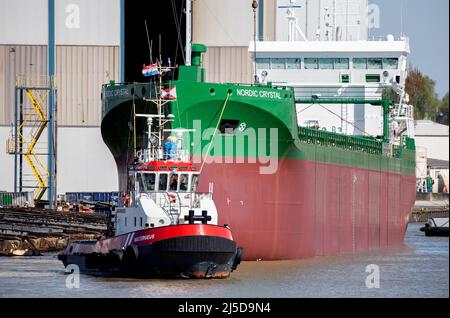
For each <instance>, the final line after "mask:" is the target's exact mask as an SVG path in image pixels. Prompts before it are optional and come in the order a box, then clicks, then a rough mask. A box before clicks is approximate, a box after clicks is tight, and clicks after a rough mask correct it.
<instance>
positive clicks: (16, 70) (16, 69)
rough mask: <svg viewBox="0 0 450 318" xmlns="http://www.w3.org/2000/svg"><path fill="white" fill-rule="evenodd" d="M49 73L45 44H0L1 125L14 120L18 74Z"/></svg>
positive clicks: (34, 74)
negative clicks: (15, 89)
mask: <svg viewBox="0 0 450 318" xmlns="http://www.w3.org/2000/svg"><path fill="white" fill-rule="evenodd" d="M46 73H47V47H46V46H43V45H0V125H10V124H11V123H13V121H14V88H15V86H16V77H17V75H21V76H22V75H28V76H32V77H35V76H39V75H45V74H46Z"/></svg>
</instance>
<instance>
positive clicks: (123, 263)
mask: <svg viewBox="0 0 450 318" xmlns="http://www.w3.org/2000/svg"><path fill="white" fill-rule="evenodd" d="M241 252H242V250H241V249H240V248H237V247H236V243H235V242H234V241H233V237H232V236H231V232H230V230H229V229H228V228H225V227H220V226H214V225H205V224H185V225H172V226H166V227H159V228H152V229H146V230H142V231H136V232H131V233H128V234H124V235H120V236H117V237H113V238H108V239H103V240H99V241H75V242H71V243H69V245H68V247H67V249H66V251H65V252H64V253H63V254H60V255H58V258H59V260H61V261H62V262H63V263H64V266H66V267H67V266H68V265H71V264H74V265H77V266H78V267H79V269H80V271H81V272H83V273H86V274H92V275H97V276H121V277H124V276H125V277H145V278H147V277H148V278H150V277H165V278H180V277H181V278H226V277H228V276H229V275H230V273H231V272H232V271H233V270H234V269H236V267H237V265H238V264H239V263H240V255H241Z"/></svg>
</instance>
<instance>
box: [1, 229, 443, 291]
mask: <svg viewBox="0 0 450 318" xmlns="http://www.w3.org/2000/svg"><path fill="white" fill-rule="evenodd" d="M420 227H421V225H420V224H410V225H409V227H408V231H407V235H406V238H405V243H406V247H405V248H402V249H401V250H397V251H391V252H389V253H382V254H380V253H378V254H365V255H356V256H355V255H346V256H337V257H318V258H314V259H307V260H300V261H276V262H273V261H272V262H265V261H260V262H243V263H241V265H240V266H239V267H238V270H237V271H235V272H233V273H232V274H231V277H230V278H229V279H225V280H136V279H112V278H98V277H91V276H87V275H81V277H80V282H79V283H80V284H79V288H72V289H69V288H67V287H66V280H68V278H69V276H68V275H65V274H64V267H63V265H62V264H61V263H60V262H59V261H58V260H57V258H56V255H47V256H42V257H2V258H0V297H99V298H113V297H185V298H197V297H198V298H227V297H229V298H235V297H239V298H260V297H262V298H279V297H283V298H297V297H298V298H309V297H333V298H334V297H345V298H347V297H363V298H372V297H376V298H378V297H387V298H396V297H420V298H422V297H425V298H426V297H446V298H448V297H449V239H448V238H429V237H425V236H424V234H423V233H422V232H420V231H419V228H420ZM370 264H374V265H377V266H378V269H379V280H377V279H376V278H374V279H373V280H372V279H369V282H372V285H371V287H375V288H367V286H366V280H368V279H367V276H368V275H375V274H376V271H375V272H373V269H372V271H371V272H366V267H367V266H368V265H370ZM371 277H372V276H371ZM376 282H379V285H378V286H377V285H376ZM376 287H379V288H376Z"/></svg>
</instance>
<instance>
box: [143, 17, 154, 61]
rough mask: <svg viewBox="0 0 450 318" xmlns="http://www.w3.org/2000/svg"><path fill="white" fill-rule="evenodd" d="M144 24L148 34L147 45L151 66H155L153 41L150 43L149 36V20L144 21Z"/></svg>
mask: <svg viewBox="0 0 450 318" xmlns="http://www.w3.org/2000/svg"><path fill="white" fill-rule="evenodd" d="M144 23H145V32H146V33H147V43H148V50H149V54H150V64H153V56H152V46H153V41H150V36H149V34H148V27H147V20H144Z"/></svg>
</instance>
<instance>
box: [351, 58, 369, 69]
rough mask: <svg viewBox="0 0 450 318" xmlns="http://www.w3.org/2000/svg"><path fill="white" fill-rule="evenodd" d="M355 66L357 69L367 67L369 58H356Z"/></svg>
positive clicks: (354, 60)
mask: <svg viewBox="0 0 450 318" xmlns="http://www.w3.org/2000/svg"><path fill="white" fill-rule="evenodd" d="M353 68H354V69H355V70H365V69H367V59H366V58H359V57H358V58H354V59H353Z"/></svg>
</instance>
